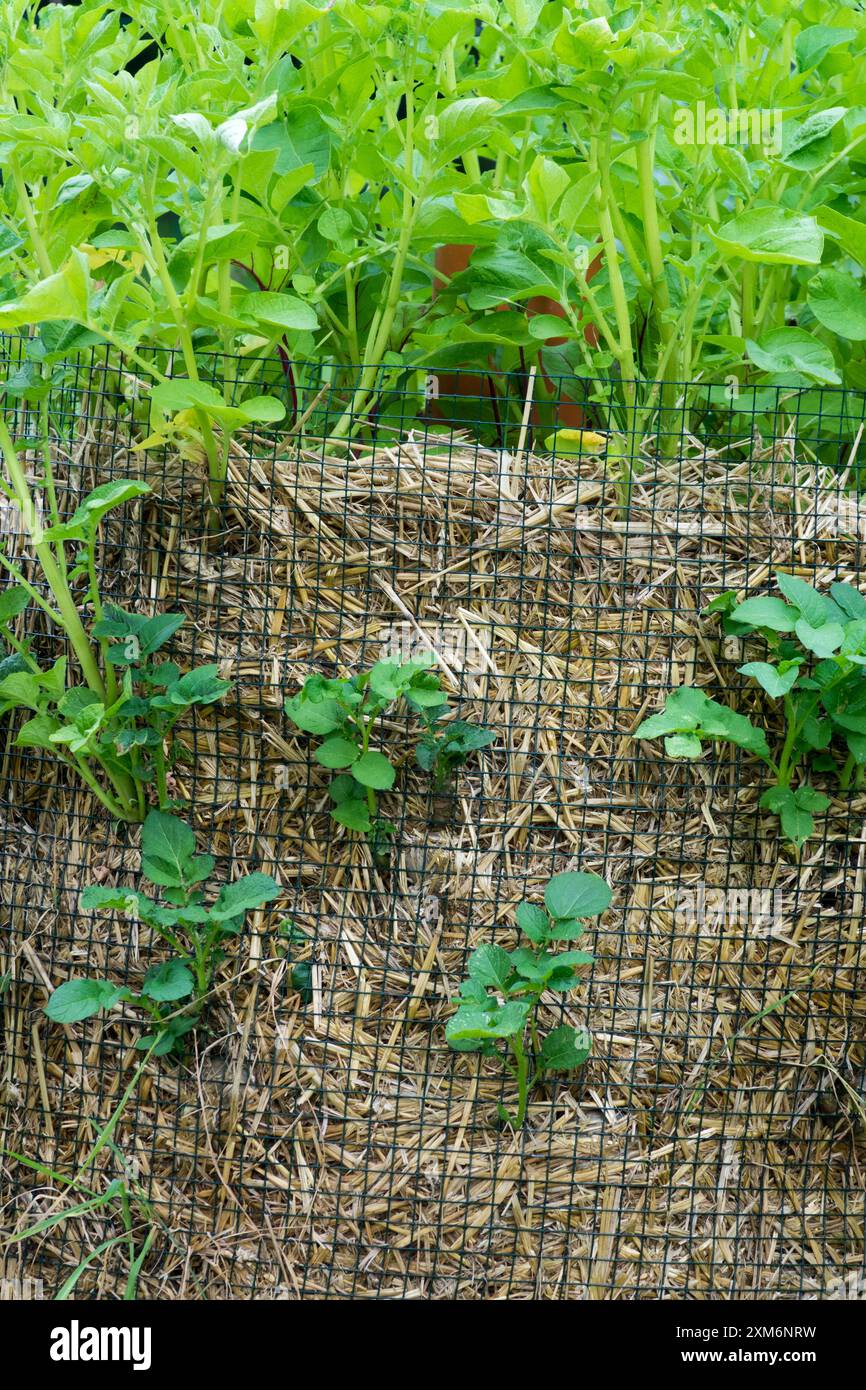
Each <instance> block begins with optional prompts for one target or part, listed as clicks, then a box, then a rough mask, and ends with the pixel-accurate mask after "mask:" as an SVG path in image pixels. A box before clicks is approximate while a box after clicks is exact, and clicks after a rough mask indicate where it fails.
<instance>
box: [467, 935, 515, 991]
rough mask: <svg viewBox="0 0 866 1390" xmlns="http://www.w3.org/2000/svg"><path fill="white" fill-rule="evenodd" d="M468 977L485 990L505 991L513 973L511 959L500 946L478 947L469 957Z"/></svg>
mask: <svg viewBox="0 0 866 1390" xmlns="http://www.w3.org/2000/svg"><path fill="white" fill-rule="evenodd" d="M468 972H469V977H470V979H472V980H476V981H477V982H478V984H480V985H484V986H485V988H488V989H495V990H498V991H499V992H500V993H503V992H504V991H505V988H506V986H507V983H508V980H509V979H510V977H511V975H512V974H513V973H514V972H513V968H512V965H511V957H510V956H509V954H508V952H507V951H503V949H502V947H501V946H491V945H485V946H479V947H478V949H477V950H475V951H473V952H472V955H471V956H470V957H469V966H468Z"/></svg>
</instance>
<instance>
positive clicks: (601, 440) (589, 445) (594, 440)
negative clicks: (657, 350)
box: [544, 430, 607, 454]
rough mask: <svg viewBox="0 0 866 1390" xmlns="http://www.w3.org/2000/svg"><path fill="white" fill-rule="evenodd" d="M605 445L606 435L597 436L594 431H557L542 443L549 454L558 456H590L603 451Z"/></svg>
mask: <svg viewBox="0 0 866 1390" xmlns="http://www.w3.org/2000/svg"><path fill="white" fill-rule="evenodd" d="M606 444H607V435H606V434H598V433H597V432H596V431H595V430H557V431H556V433H555V434H549V435H548V436H547V438H546V439H545V441H544V447H545V449H547V450H548V452H549V453H554V452H556V453H558V454H581V453H585V454H590V453H593V451H596V452H597V451H598V450H600V449H603V448H604V447H605V445H606Z"/></svg>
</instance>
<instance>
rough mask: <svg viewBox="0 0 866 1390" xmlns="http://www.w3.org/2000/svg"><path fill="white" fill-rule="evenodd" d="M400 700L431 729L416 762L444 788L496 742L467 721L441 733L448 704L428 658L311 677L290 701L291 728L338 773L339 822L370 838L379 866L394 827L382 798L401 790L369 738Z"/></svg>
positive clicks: (334, 794)
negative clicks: (383, 813)
mask: <svg viewBox="0 0 866 1390" xmlns="http://www.w3.org/2000/svg"><path fill="white" fill-rule="evenodd" d="M400 702H405V704H406V705H407V706H408V707H409V709H410V710H412V711H413V712H414V713H415V714H417V715H419V716H420V717H421V719H422V720H423V722H424V724H425V726H426V729H427V732H426V733H425V735H424V737H423V739H422V740H421V743H420V744H419V747H418V750H417V753H416V759H417V761H418V764H419V766H420V767H422V768H425V770H429V771H431V772H432V773H433V776H434V783H435V785H436V786H437V787H440V786H442V785H443V783H444V781H445V778H446V777H447V776H449V775H450V774H451V773H452V772H453V771H454V770H455V769H456V768H457V767H459V766H462V764H463V763H465V762H466V759H467V758H468V757H469V756H470V755H471V753H472V752H473V751H474V750H475V749H477V748H483V747H486V746H487V745H488V744H489V743H491V742H492V741H493V739H494V737H495V736H494V735H493V734H491V733H490V732H489V731H488V730H486V729H478V728H476V727H475V726H474V725H471V724H466V723H463V722H455V723H453V724H447V725H444V726H443V728H442V731H441V732H437V728H438V726H437V721H438V720H439V719H440V718H441V716H442V715H443V714H444V713H446V712H447V710H448V704H447V701H446V698H445V695H444V694H443V691H442V687H441V685H440V682H439V677H438V676H437V675H436V674H435V673H434V672H433V671H432V669H431V663H430V660H429V658H428V657H420V658H418V659H416V660H413V661H406V662H402V663H401V662H399V661H378V662H376V664H375V665H374V666H372V667H371V668H370V670H369V671H364V672H360V673H359V674H358V675H356V676H351V677H347V678H345V679H328V678H327V677H325V676H319V675H312V676H308V677H307V679H306V681H305V682H304V685H303V687H302V688H301V690H299V691H298V693H297V694H296V695H293V696H292V697H291V698H290V699H287V700H286V702H285V711H286V714H287V715H288V717H289V719H290V720H291V721H292V723H293V724H295V725H296V727H297V728H299V729H301V730H303V731H304V733H308V734H312V735H313V737H315V738H319V739H321V742H320V743H319V745H318V747H317V748H316V751H315V753H314V757H315V759H316V762H318V763H319V764H320V765H321V766H322V767H326V768H328V769H329V770H331V771H334V772H336V773H337V776H336V777H335V778H334V779H333V781H332V782H331V785H330V788H329V795H330V799H331V801H332V803H333V806H332V810H331V815H332V817H333V818H334V820H335V821H337V822H338V823H339V824H340V825H344V826H345V827H346V828H347V829H348V830H354V831H356V832H358V833H359V834H363V835H367V836H368V837H369V839H370V844H371V848H372V849H373V851H374V856H375V857H376V858H378V859H380V860H384V859H385V858H387V855H388V848H389V842H390V839H391V836H392V835H393V832H394V826H393V825H392V824H391V823H390V822H389V821H384V820H382V819H381V818H380V817H379V807H378V793H379V792H382V791H388V790H389V789H390V788H391V787H392V786H393V785H394V781H395V779H396V775H397V773H396V768H395V766H394V763H393V762H392V761H391V760H390V758H388V757H387V756H386V754H384V753H383V752H381V751H380V750H379V749H376V748H371V747H370V740H371V737H372V736H373V732H374V726H375V724H376V721H377V720H378V719H379V718H380V716H381V715H382V714H384V713H385V712H386V711H387V710H391V709H393V708H395V707H396V706H397V705H398V704H400Z"/></svg>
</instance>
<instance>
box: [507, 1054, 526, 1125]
mask: <svg viewBox="0 0 866 1390" xmlns="http://www.w3.org/2000/svg"><path fill="white" fill-rule="evenodd" d="M511 1050H512V1052H513V1053H514V1060H515V1061H516V1063H517V1114H516V1116H515V1118H514V1128H515V1129H521V1128H522V1127H523V1121H524V1120H525V1119H526V1107H527V1104H528V1100H529V1087H528V1085H527V1077H528V1072H529V1062H528V1059H527V1056H526V1053H525V1052H524V1050H523V1038H522V1037H521V1035H520V1033H515V1034H514V1037H513V1038H512V1039H511Z"/></svg>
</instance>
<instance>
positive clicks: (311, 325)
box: [238, 290, 319, 333]
mask: <svg viewBox="0 0 866 1390" xmlns="http://www.w3.org/2000/svg"><path fill="white" fill-rule="evenodd" d="M238 310H239V312H240V314H241V315H242V317H243V318H251V319H255V320H256V322H257V323H262V324H265V325H266V326H267V327H268V328H279V329H280V330H282V331H285V330H287V329H288V330H291V331H294V332H299V333H300V332H306V333H314V332H315V331H316V329H317V328H318V326H319V320H318V318H317V316H316V311H315V309H314V308H313V306H312V305H311V304H307V303H305V302H304V300H303V299H298V297H297V296H296V295H293V294H276V293H274V292H272V291H270V290H256V291H254V292H253V293H252V294H245V295H244V297H243V299H242V300H241V301H240V304H239V305H238Z"/></svg>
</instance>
